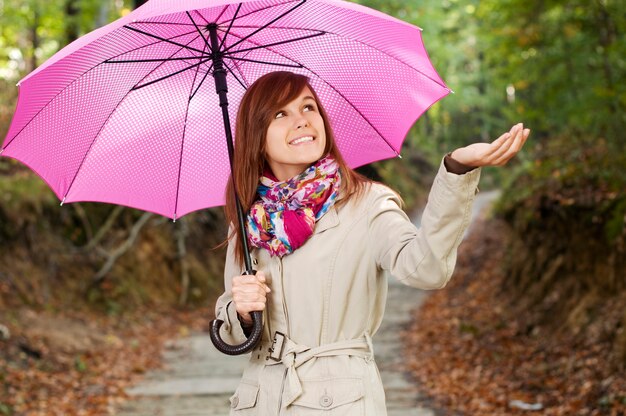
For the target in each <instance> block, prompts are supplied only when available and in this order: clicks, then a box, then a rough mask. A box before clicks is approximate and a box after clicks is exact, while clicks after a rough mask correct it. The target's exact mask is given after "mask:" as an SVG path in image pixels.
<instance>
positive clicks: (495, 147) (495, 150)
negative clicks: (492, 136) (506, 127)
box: [485, 124, 519, 159]
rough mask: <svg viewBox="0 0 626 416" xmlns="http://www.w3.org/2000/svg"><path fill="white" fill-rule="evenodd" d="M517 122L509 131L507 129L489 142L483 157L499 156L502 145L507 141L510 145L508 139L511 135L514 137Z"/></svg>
mask: <svg viewBox="0 0 626 416" xmlns="http://www.w3.org/2000/svg"><path fill="white" fill-rule="evenodd" d="M518 126H519V124H516V125H514V126H513V127H512V128H511V130H510V131H507V132H506V133H504V134H502V135H501V136H500V137H498V138H497V139H496V140H494V141H493V142H491V146H490V148H489V150H488V151H487V152H486V153H485V157H486V158H488V159H494V158H495V157H499V156H500V154H501V152H500V151H499V150H500V149H501V148H502V146H503V145H505V144H507V143H509V145H510V140H509V139H511V138H512V137H514V135H515V133H516V131H517V128H518Z"/></svg>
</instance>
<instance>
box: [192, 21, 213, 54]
mask: <svg viewBox="0 0 626 416" xmlns="http://www.w3.org/2000/svg"><path fill="white" fill-rule="evenodd" d="M185 13H187V16H189V20H191V23H193V25H194V26H195V28H196V30H197V31H198V33H199V34H200V36H202V40H203V41H204V44H205V45H206V47H208V48H209V51H211V53H213V50H212V49H211V45H209V41H208V40H207V39H206V38H205V37H204V35H203V34H202V31H200V28H199V27H198V25H197V24H196V22H195V21H194V20H193V17H191V14H189V12H188V11H185ZM202 54H203V55H204V54H206V51H204V50H203V52H202Z"/></svg>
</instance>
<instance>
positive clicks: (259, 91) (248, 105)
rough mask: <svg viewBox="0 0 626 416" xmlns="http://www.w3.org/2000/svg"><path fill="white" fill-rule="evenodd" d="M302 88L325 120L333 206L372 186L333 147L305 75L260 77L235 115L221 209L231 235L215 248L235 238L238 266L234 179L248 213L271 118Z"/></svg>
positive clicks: (240, 245)
mask: <svg viewBox="0 0 626 416" xmlns="http://www.w3.org/2000/svg"><path fill="white" fill-rule="evenodd" d="M305 87H309V89H310V90H311V92H312V93H313V97H314V98H315V101H316V103H317V106H318V109H319V112H320V115H321V116H322V119H323V120H324V130H325V131H326V147H325V149H324V153H323V155H324V156H325V155H328V154H329V153H330V155H332V156H333V157H334V159H335V160H336V161H337V164H338V165H339V170H340V172H341V174H342V176H341V187H340V189H339V196H338V197H337V200H336V201H335V206H336V207H337V208H339V207H340V206H342V205H343V204H345V203H346V202H347V201H348V200H350V199H351V198H352V197H356V198H357V199H358V198H360V197H362V195H363V193H364V188H365V185H366V184H367V183H370V182H373V181H371V180H370V179H369V178H367V177H366V176H364V175H361V174H360V173H358V172H355V171H354V170H352V169H351V168H350V167H349V166H348V165H347V164H346V162H345V160H344V159H343V157H342V156H341V153H340V152H339V149H338V147H337V145H336V143H335V136H334V135H333V131H332V128H331V125H330V120H329V119H328V115H327V113H326V111H325V110H324V107H323V106H322V104H321V103H320V100H319V97H318V96H317V94H316V93H315V90H313V88H312V87H311V84H310V83H309V80H308V78H307V77H306V76H305V75H300V74H295V73H293V72H289V71H275V72H270V73H268V74H265V75H263V76H262V77H260V78H259V79H257V80H256V81H255V82H254V83H253V84H252V85H251V86H250V87H249V88H248V89H247V90H246V92H245V94H244V96H243V98H242V100H241V104H240V105H239V110H238V112H237V122H236V127H235V143H234V154H233V166H234V172H233V175H231V177H230V178H229V179H228V183H227V184H226V206H225V207H224V214H225V216H226V221H227V223H228V224H230V226H231V227H232V233H231V234H230V235H229V236H227V239H226V240H225V241H224V242H222V243H221V244H220V245H219V246H218V247H222V246H223V245H225V244H227V243H228V240H229V239H230V238H232V237H233V236H236V238H237V244H236V246H235V260H236V261H237V262H238V263H239V264H240V265H243V264H244V250H243V243H242V241H241V239H242V233H241V230H240V227H239V220H238V217H237V208H236V205H235V198H234V191H233V177H234V181H235V184H236V186H237V192H238V195H239V199H240V202H241V207H242V209H243V211H244V213H248V212H249V211H250V207H251V206H252V204H253V203H254V201H256V199H257V186H258V184H259V179H260V177H261V175H262V174H263V171H264V169H265V166H266V163H267V161H266V147H265V145H266V134H267V129H268V127H269V124H270V122H271V119H272V115H273V114H274V113H275V112H276V111H277V110H278V109H280V108H281V107H282V106H284V105H286V104H287V103H289V102H291V101H292V100H294V99H296V98H297V97H298V96H299V95H300V93H301V92H302V90H304V88H305ZM322 157H323V156H322Z"/></svg>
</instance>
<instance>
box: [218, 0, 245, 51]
mask: <svg viewBox="0 0 626 416" xmlns="http://www.w3.org/2000/svg"><path fill="white" fill-rule="evenodd" d="M242 4H243V3H239V6H237V10H235V14H234V15H233V18H232V19H230V24H229V25H228V29H226V33H225V34H224V37H223V38H222V40H221V42H220V46H219V47H218V48H217V50H218V51H221V50H222V46H223V45H224V42H226V37H227V36H228V34H229V33H230V28H231V27H233V23H234V22H235V19H237V15H238V14H239V10H240V9H241V5H242Z"/></svg>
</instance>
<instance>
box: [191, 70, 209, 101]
mask: <svg viewBox="0 0 626 416" xmlns="http://www.w3.org/2000/svg"><path fill="white" fill-rule="evenodd" d="M212 68H213V62H211V65H210V66H209V69H208V70H207V71H206V72H205V73H204V76H203V77H202V79H201V80H200V83H199V84H198V86H197V87H196V90H195V91H193V93H192V94H191V96H190V97H189V101H191V100H192V99H193V97H194V96H195V95H196V93H197V92H198V90H199V89H200V87H201V86H202V84H204V80H205V79H206V77H207V75H209V74H210V73H211V69H212ZM198 71H200V67H198ZM196 74H197V72H196ZM194 83H195V79H194ZM192 88H193V86H192Z"/></svg>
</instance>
